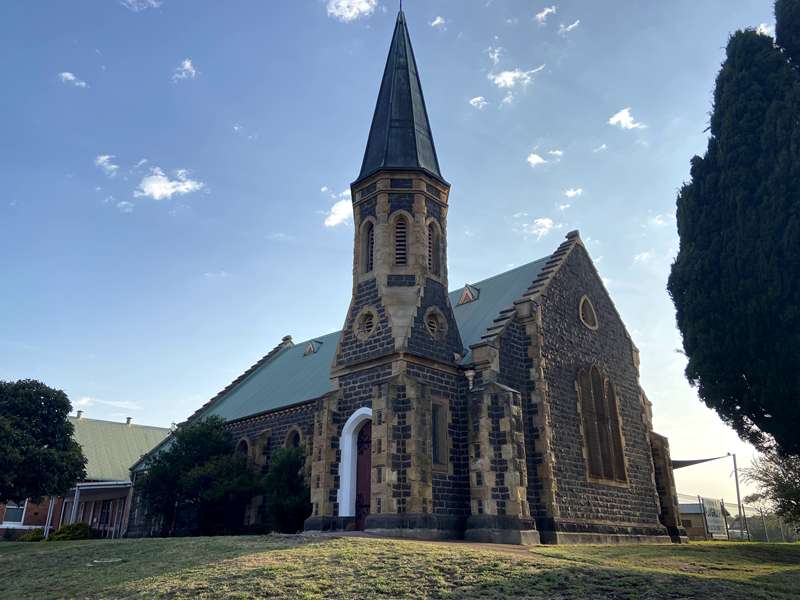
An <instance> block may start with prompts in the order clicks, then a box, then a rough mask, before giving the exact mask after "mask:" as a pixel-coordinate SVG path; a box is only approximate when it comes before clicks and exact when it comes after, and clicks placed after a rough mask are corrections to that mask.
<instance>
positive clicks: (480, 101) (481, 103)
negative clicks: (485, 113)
mask: <svg viewBox="0 0 800 600" xmlns="http://www.w3.org/2000/svg"><path fill="white" fill-rule="evenodd" d="M469 103H470V104H471V105H472V106H474V107H475V108H477V109H478V110H483V109H484V108H486V106H487V105H488V104H489V102H487V100H486V98H484V97H483V96H476V97H475V98H473V99H472V100H470V101H469Z"/></svg>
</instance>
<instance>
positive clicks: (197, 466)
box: [136, 417, 262, 535]
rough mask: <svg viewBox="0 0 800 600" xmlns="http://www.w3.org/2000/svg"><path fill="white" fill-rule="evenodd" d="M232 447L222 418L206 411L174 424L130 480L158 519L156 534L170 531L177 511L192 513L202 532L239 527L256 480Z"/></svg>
mask: <svg viewBox="0 0 800 600" xmlns="http://www.w3.org/2000/svg"><path fill="white" fill-rule="evenodd" d="M233 450H234V445H233V438H232V437H231V434H230V432H228V431H227V430H226V429H225V421H224V420H223V419H221V418H220V417H209V418H206V419H200V420H197V421H194V422H193V423H190V424H188V425H184V426H182V427H179V428H178V430H177V431H176V432H175V434H174V436H173V438H172V440H171V442H169V443H168V445H167V446H166V448H164V449H163V450H161V451H160V452H159V453H158V454H156V456H155V457H153V458H152V459H151V461H150V462H149V464H148V470H147V473H146V474H145V475H144V477H142V478H141V479H139V480H138V481H137V483H136V486H137V489H138V490H139V492H140V493H141V498H142V501H143V502H144V504H145V506H146V508H147V511H148V514H149V515H150V516H153V517H157V518H159V519H160V520H161V524H162V535H170V534H173V533H174V532H175V530H176V524H177V522H178V519H179V517H180V513H181V512H182V511H187V512H189V511H191V512H193V513H194V515H195V516H196V520H197V521H196V525H197V528H198V529H199V531H200V533H202V534H205V535H212V534H219V533H237V532H239V531H240V530H241V529H242V527H243V521H244V509H245V507H246V505H247V503H248V502H249V501H250V499H251V498H252V497H253V496H255V495H257V494H259V493H260V492H261V490H262V481H261V478H260V477H259V476H257V475H255V474H254V473H253V472H252V471H251V470H250V468H249V467H248V465H247V458H246V457H245V456H243V455H240V454H234V453H233Z"/></svg>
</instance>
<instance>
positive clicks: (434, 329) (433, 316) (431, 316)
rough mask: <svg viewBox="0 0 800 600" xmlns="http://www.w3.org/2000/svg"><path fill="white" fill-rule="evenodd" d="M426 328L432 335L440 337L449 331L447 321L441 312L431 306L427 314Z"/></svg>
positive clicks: (436, 337) (435, 337)
mask: <svg viewBox="0 0 800 600" xmlns="http://www.w3.org/2000/svg"><path fill="white" fill-rule="evenodd" d="M425 328H426V329H427V330H428V333H429V334H431V337H433V338H434V339H439V338H441V337H443V336H444V334H445V333H446V332H447V321H445V320H444V316H443V315H442V313H441V312H439V311H438V310H436V309H435V308H430V309H428V312H427V313H426V314H425Z"/></svg>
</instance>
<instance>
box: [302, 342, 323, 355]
mask: <svg viewBox="0 0 800 600" xmlns="http://www.w3.org/2000/svg"><path fill="white" fill-rule="evenodd" d="M321 345H322V342H320V341H319V340H312V341H310V342H308V346H306V350H305V352H303V356H308V355H309V354H316V353H317V351H318V350H319V347H320V346H321Z"/></svg>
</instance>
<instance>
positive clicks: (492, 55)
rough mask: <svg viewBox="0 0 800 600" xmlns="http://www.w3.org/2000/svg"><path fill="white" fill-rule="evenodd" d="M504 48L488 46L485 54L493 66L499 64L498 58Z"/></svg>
mask: <svg viewBox="0 0 800 600" xmlns="http://www.w3.org/2000/svg"><path fill="white" fill-rule="evenodd" d="M503 51H504V48H501V47H500V46H489V47H488V48H487V49H486V52H487V53H488V54H489V60H491V61H492V64H493V65H497V64H498V63H499V62H500V58H501V57H502V55H503Z"/></svg>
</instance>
